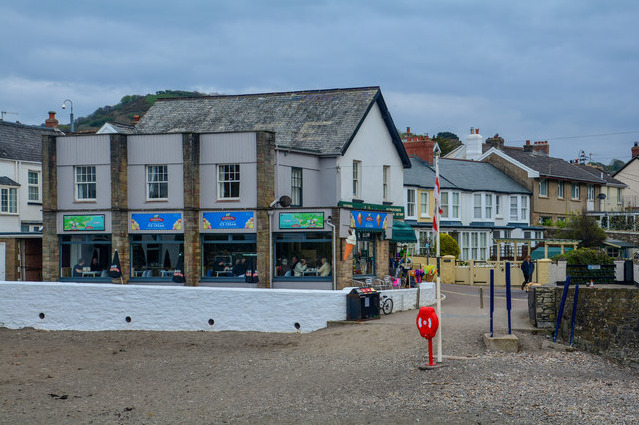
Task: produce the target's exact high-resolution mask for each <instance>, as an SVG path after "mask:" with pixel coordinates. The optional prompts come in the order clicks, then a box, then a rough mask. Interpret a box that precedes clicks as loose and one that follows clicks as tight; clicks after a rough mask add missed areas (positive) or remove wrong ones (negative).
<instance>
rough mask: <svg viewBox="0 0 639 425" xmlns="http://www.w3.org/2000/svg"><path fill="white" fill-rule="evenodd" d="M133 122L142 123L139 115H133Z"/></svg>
mask: <svg viewBox="0 0 639 425" xmlns="http://www.w3.org/2000/svg"><path fill="white" fill-rule="evenodd" d="M133 121H135V122H136V123H138V122H140V116H139V115H133Z"/></svg>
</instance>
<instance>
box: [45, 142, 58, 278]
mask: <svg viewBox="0 0 639 425" xmlns="http://www.w3.org/2000/svg"><path fill="white" fill-rule="evenodd" d="M56 159H57V138H56V136H42V225H43V231H42V280H43V281H44V282H57V281H59V280H60V246H59V243H58V229H57V223H56V215H57V212H58V169H57V166H56Z"/></svg>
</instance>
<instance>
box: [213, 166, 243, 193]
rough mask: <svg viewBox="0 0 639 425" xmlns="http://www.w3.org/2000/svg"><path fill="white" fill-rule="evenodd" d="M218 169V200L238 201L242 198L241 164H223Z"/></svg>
mask: <svg viewBox="0 0 639 425" xmlns="http://www.w3.org/2000/svg"><path fill="white" fill-rule="evenodd" d="M217 167H218V168H217V171H218V172H217V198H218V199H238V198H239V197H240V164H222V165H218V166H217Z"/></svg>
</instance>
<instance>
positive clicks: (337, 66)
mask: <svg viewBox="0 0 639 425" xmlns="http://www.w3.org/2000/svg"><path fill="white" fill-rule="evenodd" d="M638 22H639V2H637V1H636V0H615V1H603V0H573V1H561V0H553V1H546V0H537V1H534V2H532V1H526V2H523V1H512V0H508V1H500V0H490V1H464V0H394V1H387V0H383V1H382V0H379V1H378V0H363V1H349V0H336V1H329V0H318V1H313V0H274V1H273V0H271V1H267V0H262V1H260V0H231V1H214V0H201V1H188V0H184V1H179V2H178V1H174V0H173V1H165V0H153V1H148V0H136V1H130V0H127V1H123V0H110V1H85V0H78V1H63V2H51V1H46V2H45V1H39V0H38V1H32V0H5V1H3V2H2V3H0V110H1V111H7V112H18V113H19V115H14V114H7V115H6V116H5V119H6V120H7V121H16V120H19V121H20V122H22V123H25V124H35V125H39V124H41V123H43V122H44V120H45V119H46V118H47V112H48V111H49V110H55V111H57V112H58V115H57V118H58V119H59V120H60V122H61V123H68V122H69V111H68V109H67V110H66V111H64V110H62V109H61V104H62V101H63V100H64V99H71V100H72V101H73V105H74V113H75V115H76V117H81V116H87V115H89V114H90V113H92V112H93V111H94V110H95V109H97V108H98V107H100V106H104V105H114V104H116V103H118V102H119V101H120V99H121V98H122V96H124V95H129V94H141V95H143V94H147V93H155V92H156V91H158V90H167V89H169V90H197V91H201V92H204V93H222V94H238V93H260V92H273V91H289V90H306V89H327V88H345V87H362V86H380V87H381V89H382V94H383V95H384V98H385V99H386V103H387V104H388V107H389V109H390V112H391V114H392V116H393V119H394V121H395V124H396V126H397V127H398V128H399V129H400V130H402V131H403V130H405V129H406V127H411V130H412V131H413V133H429V134H430V135H433V134H436V133H437V132H440V131H451V132H454V133H456V134H457V135H458V136H460V138H462V139H463V138H464V136H465V135H467V134H468V133H469V130H470V127H475V128H479V129H480V133H481V134H482V135H483V136H484V138H487V137H490V136H493V135H494V134H495V133H499V134H500V136H502V137H504V138H505V140H506V144H509V145H517V146H520V145H522V144H523V143H524V142H525V140H527V139H529V140H532V141H537V140H548V141H549V143H550V153H551V155H553V156H558V157H562V158H564V159H571V158H576V157H577V155H578V154H579V151H580V150H583V151H584V152H585V153H586V154H587V155H590V154H592V159H593V160H595V161H599V162H603V163H606V164H607V163H609V162H610V161H611V160H612V159H613V158H617V159H621V160H623V161H627V160H629V159H630V150H631V147H632V145H633V142H634V141H639V81H638V78H639V24H638Z"/></svg>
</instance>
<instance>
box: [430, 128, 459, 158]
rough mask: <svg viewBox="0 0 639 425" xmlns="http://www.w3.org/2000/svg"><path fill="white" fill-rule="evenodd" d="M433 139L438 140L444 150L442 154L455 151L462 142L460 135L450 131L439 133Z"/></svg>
mask: <svg viewBox="0 0 639 425" xmlns="http://www.w3.org/2000/svg"><path fill="white" fill-rule="evenodd" d="M433 140H434V141H435V142H437V144H438V145H439V148H440V149H441V150H442V153H441V156H444V155H446V154H448V153H450V152H452V151H454V150H455V149H457V148H458V147H459V146H461V144H462V143H461V142H460V141H459V137H457V135H456V134H455V133H451V132H449V131H443V132H439V133H437V136H435V137H434V138H433Z"/></svg>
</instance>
